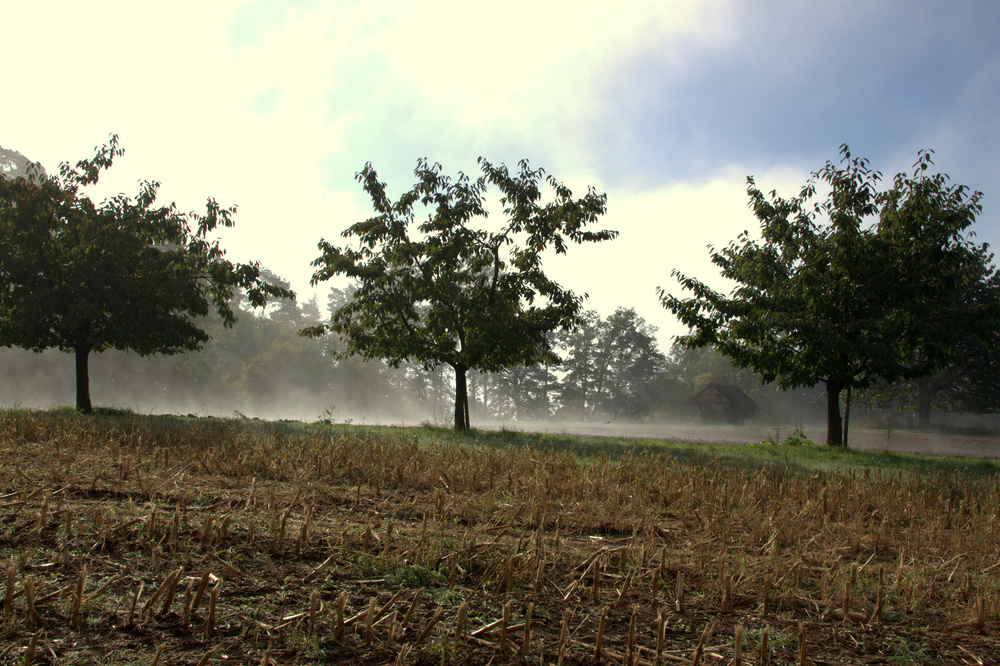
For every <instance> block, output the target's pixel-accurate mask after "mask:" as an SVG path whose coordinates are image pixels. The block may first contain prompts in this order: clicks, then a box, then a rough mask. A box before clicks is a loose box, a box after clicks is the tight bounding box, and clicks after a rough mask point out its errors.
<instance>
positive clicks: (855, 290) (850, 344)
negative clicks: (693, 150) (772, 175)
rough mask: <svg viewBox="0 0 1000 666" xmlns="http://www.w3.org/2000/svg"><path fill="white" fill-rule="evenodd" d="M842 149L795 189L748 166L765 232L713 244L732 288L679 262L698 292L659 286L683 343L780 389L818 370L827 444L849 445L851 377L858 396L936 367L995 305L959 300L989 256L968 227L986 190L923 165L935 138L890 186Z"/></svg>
mask: <svg viewBox="0 0 1000 666" xmlns="http://www.w3.org/2000/svg"><path fill="white" fill-rule="evenodd" d="M841 152H842V157H843V159H842V165H843V166H837V165H835V164H833V163H832V162H827V164H826V166H825V167H824V168H823V169H821V170H819V171H817V172H814V173H813V174H812V177H811V178H810V180H809V181H808V182H807V183H806V185H805V186H804V187H803V188H802V190H801V192H800V194H799V195H798V196H796V197H792V198H789V199H785V198H782V197H779V196H778V194H777V193H776V192H771V193H770V195H769V196H765V195H764V194H763V193H762V192H761V191H760V190H759V189H758V188H757V187H756V184H755V182H754V180H753V178H752V177H751V178H748V187H747V193H748V195H749V198H750V208H751V209H752V210H753V212H754V215H755V216H756V217H757V219H758V220H759V221H760V225H761V226H760V236H761V238H760V240H756V239H754V238H752V237H751V236H750V234H749V233H748V232H744V233H743V234H741V235H740V236H739V237H738V238H737V239H736V241H733V242H731V243H730V244H729V245H728V246H727V247H726V248H724V249H722V250H719V251H715V250H714V249H713V250H712V254H711V258H712V262H713V263H714V264H716V265H717V266H719V268H720V269H721V273H722V276H723V277H724V278H727V279H728V280H731V281H733V282H735V283H736V286H735V287H734V288H733V290H732V292H731V293H730V294H729V295H728V296H727V295H725V294H722V293H719V292H717V291H715V290H713V289H711V288H709V287H708V286H707V285H706V284H704V283H703V282H701V281H699V280H698V279H696V278H692V277H689V276H686V275H683V274H681V273H679V272H678V271H676V270H675V271H674V272H673V275H674V276H675V277H676V278H677V279H678V281H679V282H680V284H681V286H682V287H683V288H684V289H686V290H689V291H691V292H692V293H693V297H691V298H687V299H681V298H678V297H676V296H673V295H670V294H667V293H666V292H665V291H664V290H663V289H662V288H661V289H660V290H659V293H660V297H661V300H662V302H663V305H664V306H665V307H666V308H667V309H669V310H671V311H672V312H673V313H674V314H675V315H677V317H678V318H679V319H680V320H681V321H682V322H683V323H685V324H687V325H688V326H689V327H690V331H691V332H690V333H689V334H688V335H687V336H682V337H681V338H680V341H681V342H682V343H683V344H685V345H687V346H691V347H698V346H704V345H714V346H716V348H717V349H718V350H719V351H720V352H722V353H723V354H725V355H727V356H729V357H730V358H732V359H733V360H734V362H735V363H736V364H737V365H739V366H741V367H748V368H752V369H753V370H754V371H756V372H758V373H760V374H761V376H762V379H763V380H764V381H766V382H777V383H778V384H779V385H780V386H781V387H783V388H795V387H800V386H814V385H816V384H817V383H823V384H824V385H825V387H826V393H827V426H828V429H827V444H831V445H846V431H845V429H844V428H843V421H842V419H841V403H840V398H841V393H842V392H843V391H844V390H845V389H846V391H847V395H848V409H849V404H850V402H849V396H850V391H851V390H852V389H853V388H864V387H867V386H869V385H870V384H871V383H872V382H873V381H875V380H876V379H878V378H882V379H885V380H886V381H890V382H891V381H895V380H898V379H903V378H910V379H912V378H916V377H920V376H925V375H928V374H931V373H933V372H935V371H936V370H938V369H940V368H941V367H943V366H944V365H946V364H947V363H948V362H949V361H950V360H951V359H952V358H954V355H955V354H956V350H957V349H958V345H959V342H960V341H961V340H962V339H963V337H965V336H967V335H973V336H977V337H985V336H987V335H988V334H989V332H991V331H995V329H996V324H997V321H998V319H997V317H998V315H997V307H996V305H995V304H993V305H990V304H982V303H976V304H972V305H968V304H967V303H966V302H964V301H963V294H965V292H966V291H967V290H968V289H969V288H970V287H971V286H972V285H973V284H974V283H975V281H976V280H977V279H978V278H979V277H980V276H981V275H982V274H983V271H984V270H985V269H984V267H985V266H986V265H988V264H989V262H990V261H991V259H992V255H990V254H989V253H988V252H987V248H986V246H985V245H977V244H975V243H974V242H972V240H970V237H969V236H970V234H969V227H970V226H971V225H972V224H973V222H974V221H975V218H976V216H977V215H978V213H979V212H980V210H981V207H980V203H979V200H980V197H981V194H980V193H979V192H969V190H968V188H966V187H964V186H961V185H958V186H955V185H951V184H949V182H948V178H947V176H945V175H942V174H936V175H931V174H928V173H927V172H928V170H929V168H930V166H931V165H932V164H933V162H932V160H931V152H930V151H922V152H921V153H920V154H919V157H918V160H917V162H916V164H915V165H914V167H915V169H914V172H913V175H912V176H909V175H907V174H899V175H898V176H896V178H895V179H894V181H893V184H892V187H891V188H889V189H888V190H885V191H880V190H879V189H878V184H879V182H880V180H881V174H880V173H879V172H877V171H873V170H872V169H871V168H870V167H869V164H868V162H867V160H863V159H858V158H852V157H851V154H850V151H849V149H848V148H847V146H843V147H842V149H841ZM818 186H820V187H822V188H823V189H824V190H827V194H826V198H825V199H824V200H822V201H817V200H816V199H817V189H818Z"/></svg>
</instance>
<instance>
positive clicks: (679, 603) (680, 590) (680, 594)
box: [674, 571, 684, 613]
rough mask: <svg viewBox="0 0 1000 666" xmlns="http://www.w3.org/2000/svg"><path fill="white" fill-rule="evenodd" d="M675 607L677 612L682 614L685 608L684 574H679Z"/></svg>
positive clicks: (675, 593) (680, 572) (675, 592)
mask: <svg viewBox="0 0 1000 666" xmlns="http://www.w3.org/2000/svg"><path fill="white" fill-rule="evenodd" d="M674 606H675V608H676V609H677V612H678V613H680V612H682V610H681V609H682V608H683V606H684V572H683V571H678V572H677V589H676V590H675V591H674Z"/></svg>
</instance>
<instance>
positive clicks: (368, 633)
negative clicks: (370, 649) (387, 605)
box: [365, 597, 378, 645]
mask: <svg viewBox="0 0 1000 666" xmlns="http://www.w3.org/2000/svg"><path fill="white" fill-rule="evenodd" d="M377 602H378V599H377V598H375V597H372V598H371V599H369V600H368V612H367V613H365V645H371V644H372V639H373V638H374V636H375V634H374V632H373V631H372V621H373V619H374V617H375V605H376V603H377Z"/></svg>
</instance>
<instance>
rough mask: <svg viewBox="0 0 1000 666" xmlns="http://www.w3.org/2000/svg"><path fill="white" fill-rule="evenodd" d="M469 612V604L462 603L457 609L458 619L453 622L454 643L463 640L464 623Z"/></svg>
mask: <svg viewBox="0 0 1000 666" xmlns="http://www.w3.org/2000/svg"><path fill="white" fill-rule="evenodd" d="M468 612H469V602H468V601H463V602H462V605H461V606H459V607H458V618H457V619H456V620H455V642H456V643H460V642H461V641H463V640H465V621H466V617H467V615H468Z"/></svg>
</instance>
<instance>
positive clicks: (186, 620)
mask: <svg viewBox="0 0 1000 666" xmlns="http://www.w3.org/2000/svg"><path fill="white" fill-rule="evenodd" d="M193 600H194V581H193V580H189V581H188V584H187V587H185V588H184V608H183V609H182V610H181V626H182V627H184V628H185V629H187V628H188V625H189V624H190V623H191V605H192V603H191V602H192V601H193Z"/></svg>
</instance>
